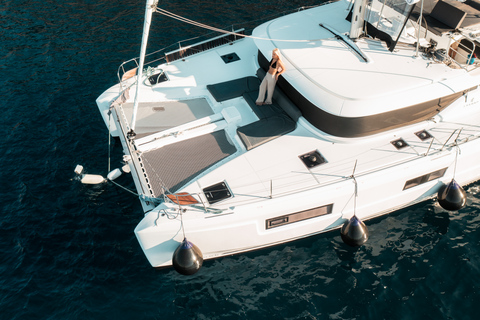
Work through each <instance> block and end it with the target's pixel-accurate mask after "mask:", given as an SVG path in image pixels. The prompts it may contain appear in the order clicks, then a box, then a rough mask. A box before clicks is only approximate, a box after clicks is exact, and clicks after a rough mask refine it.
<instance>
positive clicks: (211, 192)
mask: <svg viewBox="0 0 480 320" xmlns="http://www.w3.org/2000/svg"><path fill="white" fill-rule="evenodd" d="M203 193H204V194H205V197H206V198H207V200H208V203H210V204H214V203H217V202H219V201H222V200H225V199H228V198H231V197H232V193H231V192H230V189H229V188H228V186H227V183H226V182H225V181H223V182H220V183H217V184H214V185H212V186H209V187H206V188H204V189H203Z"/></svg>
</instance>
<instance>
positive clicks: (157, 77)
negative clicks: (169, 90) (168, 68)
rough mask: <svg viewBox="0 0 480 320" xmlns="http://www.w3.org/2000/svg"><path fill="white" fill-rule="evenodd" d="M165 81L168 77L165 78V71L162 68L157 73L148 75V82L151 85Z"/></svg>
mask: <svg viewBox="0 0 480 320" xmlns="http://www.w3.org/2000/svg"><path fill="white" fill-rule="evenodd" d="M165 81H168V78H167V75H166V74H165V72H163V70H160V71H159V72H158V73H155V74H153V75H151V76H150V77H148V82H149V83H150V85H152V86H154V85H156V84H159V83H161V82H165Z"/></svg>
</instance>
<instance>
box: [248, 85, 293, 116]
mask: <svg viewBox="0 0 480 320" xmlns="http://www.w3.org/2000/svg"><path fill="white" fill-rule="evenodd" d="M257 89H258V88H257ZM257 97H258V90H256V91H250V92H245V93H244V94H243V98H244V99H245V101H246V102H247V103H248V105H249V106H250V108H252V110H253V112H255V114H256V115H257V117H258V118H259V119H265V118H269V117H273V116H276V115H278V114H282V113H285V111H284V110H283V109H282V108H280V106H279V105H278V104H277V103H276V101H275V100H273V104H264V105H262V106H257V105H256V104H255V101H256V100H257Z"/></svg>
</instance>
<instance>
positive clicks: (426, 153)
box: [423, 138, 434, 157]
mask: <svg viewBox="0 0 480 320" xmlns="http://www.w3.org/2000/svg"><path fill="white" fill-rule="evenodd" d="M433 140H434V139H433V138H432V141H430V145H429V146H428V149H427V152H425V154H424V155H423V156H424V157H426V156H427V155H428V152H430V148H431V147H432V144H433Z"/></svg>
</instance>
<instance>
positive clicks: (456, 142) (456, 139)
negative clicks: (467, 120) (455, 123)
mask: <svg viewBox="0 0 480 320" xmlns="http://www.w3.org/2000/svg"><path fill="white" fill-rule="evenodd" d="M462 130H463V128H461V129H460V131H458V134H457V137H456V138H455V144H456V145H457V146H458V138H459V137H460V133H462Z"/></svg>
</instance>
